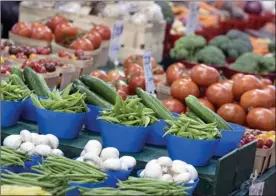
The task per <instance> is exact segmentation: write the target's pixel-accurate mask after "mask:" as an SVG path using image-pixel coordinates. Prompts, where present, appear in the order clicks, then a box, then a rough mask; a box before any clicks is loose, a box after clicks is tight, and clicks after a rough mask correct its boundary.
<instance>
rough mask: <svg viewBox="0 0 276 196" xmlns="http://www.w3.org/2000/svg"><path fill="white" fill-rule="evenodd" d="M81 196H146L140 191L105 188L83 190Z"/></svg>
mask: <svg viewBox="0 0 276 196" xmlns="http://www.w3.org/2000/svg"><path fill="white" fill-rule="evenodd" d="M81 195H83V196H86V195H87V196H89V195H126V196H129V195H146V194H145V193H143V192H140V191H126V190H120V189H116V188H110V187H104V188H94V189H83V188H81Z"/></svg>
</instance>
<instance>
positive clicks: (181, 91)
mask: <svg viewBox="0 0 276 196" xmlns="http://www.w3.org/2000/svg"><path fill="white" fill-rule="evenodd" d="M199 94H200V93H199V88H198V86H197V85H196V83H194V82H192V81H190V80H187V79H178V80H176V81H174V82H173V84H172V86H171V96H172V97H173V98H176V99H178V100H180V101H185V98H186V97H188V96H189V95H193V96H195V97H199Z"/></svg>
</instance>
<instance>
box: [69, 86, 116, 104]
mask: <svg viewBox="0 0 276 196" xmlns="http://www.w3.org/2000/svg"><path fill="white" fill-rule="evenodd" d="M73 87H74V89H76V90H78V91H79V92H80V93H85V94H86V99H85V103H87V104H91V105H95V106H100V107H104V108H112V105H111V104H110V103H108V102H107V101H105V100H104V99H103V98H101V97H100V96H99V95H97V94H95V93H93V92H92V91H90V90H89V89H88V88H85V87H84V86H82V85H76V84H73Z"/></svg>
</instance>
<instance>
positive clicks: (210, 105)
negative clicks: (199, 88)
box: [198, 98, 215, 111]
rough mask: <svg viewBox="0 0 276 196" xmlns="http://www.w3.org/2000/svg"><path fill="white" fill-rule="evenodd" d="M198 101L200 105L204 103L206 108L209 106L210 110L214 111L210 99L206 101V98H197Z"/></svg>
mask: <svg viewBox="0 0 276 196" xmlns="http://www.w3.org/2000/svg"><path fill="white" fill-rule="evenodd" d="M198 101H199V102H200V103H201V104H202V105H204V106H206V107H207V108H209V109H210V110H212V111H215V107H214V105H213V104H212V103H211V102H210V101H208V100H207V99H204V98H198Z"/></svg>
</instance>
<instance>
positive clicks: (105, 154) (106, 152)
mask: <svg viewBox="0 0 276 196" xmlns="http://www.w3.org/2000/svg"><path fill="white" fill-rule="evenodd" d="M119 156H120V153H119V151H118V149H117V148H113V147H107V148H104V149H103V150H102V152H101V156H100V157H101V159H102V160H103V161H105V160H107V159H111V158H114V159H118V158H119Z"/></svg>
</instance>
